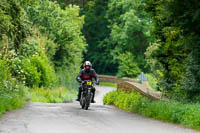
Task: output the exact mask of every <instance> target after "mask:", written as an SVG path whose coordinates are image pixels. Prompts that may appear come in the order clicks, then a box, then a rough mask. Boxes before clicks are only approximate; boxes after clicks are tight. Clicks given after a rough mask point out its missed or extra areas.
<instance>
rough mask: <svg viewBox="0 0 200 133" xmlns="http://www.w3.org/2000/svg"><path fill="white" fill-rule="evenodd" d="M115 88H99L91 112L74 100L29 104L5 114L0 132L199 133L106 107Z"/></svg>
mask: <svg viewBox="0 0 200 133" xmlns="http://www.w3.org/2000/svg"><path fill="white" fill-rule="evenodd" d="M114 89H115V88H112V87H102V86H101V87H100V86H98V87H97V95H96V101H97V103H95V104H92V105H91V107H90V108H89V110H83V109H81V107H80V104H79V103H78V102H75V101H74V102H69V103H60V104H54V103H50V104H49V103H27V104H26V106H25V107H24V108H23V109H19V110H15V111H11V112H8V113H6V114H5V115H3V117H2V118H1V119H0V133H198V132H197V131H194V130H191V129H187V128H184V127H182V126H179V125H174V124H169V123H165V122H161V121H157V120H152V119H149V118H145V117H143V116H140V115H138V114H134V113H129V112H126V111H123V110H120V109H118V108H116V107H114V106H108V105H103V103H102V99H103V96H104V95H105V94H106V93H107V92H109V91H112V90H114Z"/></svg>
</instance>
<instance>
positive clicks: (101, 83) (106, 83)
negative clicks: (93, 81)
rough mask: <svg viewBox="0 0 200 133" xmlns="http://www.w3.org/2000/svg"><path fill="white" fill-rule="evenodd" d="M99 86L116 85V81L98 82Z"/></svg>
mask: <svg viewBox="0 0 200 133" xmlns="http://www.w3.org/2000/svg"><path fill="white" fill-rule="evenodd" d="M99 85H100V86H110V87H115V88H116V87H117V83H111V82H100V84H99Z"/></svg>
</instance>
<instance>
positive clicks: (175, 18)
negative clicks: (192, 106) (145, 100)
mask: <svg viewBox="0 0 200 133" xmlns="http://www.w3.org/2000/svg"><path fill="white" fill-rule="evenodd" d="M199 7H200V4H199V1H198V0H190V1H187V0H183V1H182V0H150V1H147V11H149V12H151V13H152V16H153V22H154V24H155V27H156V28H155V30H154V33H155V35H156V38H157V42H156V43H155V44H154V46H151V47H152V48H149V51H148V54H149V57H150V58H151V59H152V61H153V62H154V66H155V67H153V68H154V69H153V71H154V72H155V71H158V72H159V74H158V75H159V76H158V78H159V86H160V88H161V89H163V90H164V91H165V92H166V93H167V94H168V96H170V97H173V98H176V99H189V100H199V96H200V88H199V87H200V47H199V46H200V40H199V38H200V35H199V30H198V29H199V24H200V23H199V22H200V21H199V19H200V13H199ZM153 49H154V50H153Z"/></svg>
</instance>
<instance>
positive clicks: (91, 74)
mask: <svg viewBox="0 0 200 133" xmlns="http://www.w3.org/2000/svg"><path fill="white" fill-rule="evenodd" d="M93 78H94V79H95V80H96V84H97V85H98V84H99V78H98V77H97V74H96V72H95V70H94V69H92V64H91V62H90V61H85V62H84V64H83V69H82V70H81V71H80V73H79V75H78V76H77V78H76V80H77V81H78V82H79V83H82V81H84V80H92V79H93ZM81 91H82V87H81V86H80V87H79V92H78V98H77V99H76V101H80V98H81ZM92 93H93V97H92V101H91V102H92V103H95V101H94V96H95V88H93V89H92Z"/></svg>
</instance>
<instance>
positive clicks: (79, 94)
mask: <svg viewBox="0 0 200 133" xmlns="http://www.w3.org/2000/svg"><path fill="white" fill-rule="evenodd" d="M80 99H81V87H80V88H79V91H78V95H77V99H76V101H80Z"/></svg>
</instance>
